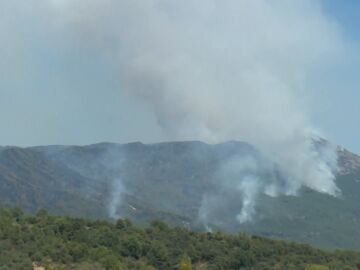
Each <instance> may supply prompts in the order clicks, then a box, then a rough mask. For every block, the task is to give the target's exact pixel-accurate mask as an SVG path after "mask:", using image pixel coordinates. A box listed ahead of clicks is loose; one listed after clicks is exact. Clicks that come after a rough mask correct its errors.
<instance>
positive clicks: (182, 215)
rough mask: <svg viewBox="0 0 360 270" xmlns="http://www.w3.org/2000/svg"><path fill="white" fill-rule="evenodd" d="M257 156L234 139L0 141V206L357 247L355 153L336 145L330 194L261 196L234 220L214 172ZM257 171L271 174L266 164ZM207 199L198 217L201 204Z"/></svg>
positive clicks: (234, 206) (235, 208) (359, 213)
mask: <svg viewBox="0 0 360 270" xmlns="http://www.w3.org/2000/svg"><path fill="white" fill-rule="evenodd" d="M249 156H251V157H253V158H254V159H256V160H259V159H261V156H260V154H259V153H258V152H257V150H256V149H255V148H254V147H253V146H251V145H249V144H247V143H243V142H227V143H222V144H217V145H209V144H205V143H202V142H169V143H159V144H151V145H145V144H142V143H130V144H123V145H120V144H111V143H100V144H95V145H89V146H41V147H30V148H18V147H3V148H0V206H5V207H9V206H10V207H13V206H20V207H22V208H24V209H25V210H26V211H28V212H31V213H34V212H36V211H37V210H38V209H40V208H46V209H48V211H49V212H51V213H55V214H67V215H71V216H80V217H89V218H92V219H96V218H101V219H116V218H119V217H127V218H131V219H133V220H135V221H136V222H138V223H146V222H149V221H150V220H152V219H162V220H164V221H166V222H168V223H170V224H173V225H181V226H185V227H189V228H192V229H194V230H204V229H205V226H208V227H211V228H212V229H213V230H222V231H227V232H231V233H237V232H239V231H243V232H248V233H251V234H255V235H260V236H266V237H273V238H281V239H286V240H296V241H299V242H304V243H311V244H315V245H317V246H321V247H328V248H351V249H360V200H358V198H359V195H360V157H359V156H357V155H355V154H353V153H351V152H349V151H347V150H345V149H342V148H338V156H339V167H340V169H339V172H338V175H337V180H336V182H337V185H338V186H339V187H340V189H341V190H342V195H341V196H339V197H333V196H330V195H326V194H322V193H318V192H316V191H313V190H310V189H306V188H303V189H302V190H301V191H300V193H299V194H298V196H279V197H270V196H267V195H261V196H260V197H259V198H258V202H257V205H256V212H257V214H256V216H255V218H254V220H253V222H248V223H244V224H240V223H239V222H238V221H237V220H236V215H237V214H238V213H239V209H241V207H242V200H241V196H240V195H239V194H238V193H237V192H235V191H234V192H233V193H232V192H227V193H226V194H225V193H222V192H221V190H219V188H218V185H216V183H217V181H223V180H224V179H222V177H223V176H222V175H219V173H218V172H219V169H220V168H221V166H222V165H223V163H224V161H226V160H231V159H232V158H234V157H249ZM259 175H260V177H263V178H269V177H277V175H274V173H273V172H270V171H269V170H268V169H266V168H265V169H263V170H262V171H261V172H259ZM207 194H212V196H213V197H215V198H216V197H217V198H219V199H218V200H216V201H215V203H213V204H212V205H211V215H210V216H209V220H208V222H207V224H205V223H204V221H203V219H202V218H201V217H202V207H203V206H204V198H206V196H207Z"/></svg>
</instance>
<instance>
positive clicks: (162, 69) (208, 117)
mask: <svg viewBox="0 0 360 270" xmlns="http://www.w3.org/2000/svg"><path fill="white" fill-rule="evenodd" d="M54 4H55V5H54V7H55V9H54V10H55V13H56V14H57V23H65V24H67V25H68V26H69V29H70V28H72V29H75V31H74V35H73V38H78V39H80V40H85V41H86V42H85V43H84V44H87V45H88V44H92V45H91V46H94V47H96V48H98V49H99V50H101V51H106V52H109V54H111V55H112V56H113V59H114V61H115V62H116V65H117V67H118V70H119V80H120V81H121V83H122V87H123V89H122V90H123V91H126V92H127V93H129V94H130V95H133V96H135V97H137V98H139V99H140V100H142V101H145V102H146V103H147V104H148V106H149V107H150V108H151V110H152V111H153V113H154V114H155V116H156V118H157V121H158V124H159V125H160V126H161V127H162V129H163V130H164V133H165V134H166V135H167V136H168V139H169V140H194V139H197V140H203V141H206V142H210V143H217V142H223V141H227V140H241V141H247V142H249V143H251V144H253V145H255V146H256V147H257V148H258V149H259V150H260V151H261V153H262V154H263V156H264V157H266V159H268V160H271V161H272V162H273V163H274V164H276V166H277V168H278V169H279V174H281V175H282V177H283V179H285V180H284V181H285V183H284V182H283V181H281V182H276V181H272V182H271V183H268V182H267V181H264V179H261V178H259V177H257V175H256V172H255V173H254V174H253V175H247V176H246V177H242V176H241V175H242V170H241V169H238V175H239V177H238V178H235V179H236V180H234V181H232V185H234V188H236V189H238V190H239V196H241V197H242V198H243V207H242V209H239V216H238V219H239V221H240V222H246V221H248V220H250V219H251V216H252V215H253V212H254V205H255V202H256V198H257V196H258V194H259V193H266V194H268V195H272V196H277V195H280V194H286V195H294V194H296V193H297V192H298V190H299V189H300V188H301V187H302V186H306V187H309V188H311V189H313V190H316V191H319V192H323V193H327V194H330V195H337V194H338V193H339V190H338V188H337V186H336V184H335V176H334V170H335V167H336V154H335V151H333V150H332V149H331V147H329V146H323V148H324V149H321V151H319V149H318V147H316V146H315V145H314V138H315V140H317V139H316V138H317V137H318V135H317V134H318V132H317V131H316V128H314V127H313V125H312V123H311V108H308V107H307V106H306V105H305V104H306V98H303V97H304V96H305V97H307V98H311V91H316V89H313V88H312V81H311V80H308V79H307V78H308V75H309V74H312V75H314V74H316V72H317V70H321V68H322V67H323V66H324V65H329V64H331V61H330V60H329V59H331V58H332V57H333V56H334V55H337V54H338V53H339V51H340V50H341V49H342V40H341V35H340V33H339V31H338V29H337V26H336V25H335V24H334V23H333V22H332V21H330V20H329V19H328V18H327V17H326V16H325V15H324V13H323V11H322V7H321V1H317V0H294V1H287V0H283V1H281V0H268V1H267V0H244V1H238V0H229V1H219V0H198V1H181V0H174V1H168V0H148V1H144V0H86V1H85V0H71V1H70V0H69V1H66V0H63V1H61V0H57V1H54ZM313 77H314V76H313ZM315 77H316V76H315ZM226 167H229V168H230V167H231V168H243V164H242V159H239V161H238V163H236V162H234V161H231V166H230V165H227V164H224V168H226ZM219 185H220V186H221V185H222V184H221V183H220V184H219Z"/></svg>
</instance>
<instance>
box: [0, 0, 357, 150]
mask: <svg viewBox="0 0 360 270" xmlns="http://www.w3.org/2000/svg"><path fill="white" fill-rule="evenodd" d="M129 1H130V0H129ZM8 2H12V4H9V3H8ZM28 2H30V1H28V0H27V1H25V0H12V1H6V0H0V49H1V50H0V108H1V114H0V125H1V127H2V128H1V133H0V145H20V146H28V145H47V144H89V143H96V142H101V141H112V142H120V143H125V142H130V141H143V142H156V141H162V140H166V139H168V137H166V136H165V134H163V130H162V129H161V128H160V126H159V124H158V121H157V119H156V117H155V115H154V113H153V110H151V108H150V107H149V105H148V104H147V103H145V102H142V101H141V100H140V101H139V100H138V99H135V98H134V97H132V96H129V95H128V94H127V93H126V92H125V91H123V89H122V85H121V82H120V80H119V78H118V74H117V73H118V72H119V70H118V67H116V66H115V65H114V62H113V61H112V55H111V54H110V53H108V52H106V51H105V52H102V51H99V50H98V49H97V47H96V45H94V46H91V45H89V46H85V45H84V40H79V38H78V37H76V36H73V34H72V33H69V31H68V29H67V27H66V26H64V25H63V24H62V23H61V22H57V23H53V18H52V16H53V14H52V13H51V12H48V9H47V7H45V6H47V5H46V4H44V7H43V6H42V5H41V4H40V5H34V7H33V6H32V5H31V4H29V3H28ZM39 2H52V1H50V0H49V1H45V0H39ZM53 2H54V3H55V2H56V3H58V4H60V5H61V0H57V1H53ZM85 2H86V1H85ZM93 2H94V1H93ZM277 2H279V1H277ZM280 2H281V1H280ZM285 2H286V1H285ZM320 2H321V3H322V4H321V10H322V13H323V15H324V16H326V17H327V19H328V20H329V21H330V22H332V23H333V24H334V28H336V31H339V32H340V33H341V39H342V41H343V43H344V44H346V46H347V47H349V48H351V53H350V54H344V55H342V57H343V59H341V61H339V60H337V61H333V62H332V63H336V64H334V65H333V66H330V67H326V69H324V72H323V73H317V74H316V75H314V76H317V79H316V80H314V81H315V83H313V85H312V87H315V86H316V87H318V91H317V92H316V93H314V95H312V96H311V99H312V100H311V101H310V104H311V105H310V106H312V107H314V109H313V110H312V115H311V118H312V121H313V122H314V124H315V125H316V127H318V128H319V129H321V130H323V131H324V133H325V134H326V135H327V136H328V137H329V138H330V139H331V140H333V141H335V142H336V143H338V144H341V145H344V146H345V147H347V148H350V149H351V150H353V151H355V152H358V153H360V140H359V139H358V138H359V137H360V125H358V122H359V121H358V116H359V115H360V106H359V101H360V91H359V90H358V85H359V83H360V76H359V75H358V70H360V47H359V42H360V20H359V18H358V14H360V2H359V1H356V0H342V1H339V0H323V1H320ZM14 3H15V4H14ZM42 7H43V9H42ZM314 8H318V7H314ZM54 16H55V15H54ZM49 25H51V26H49ZM113 27H114V28H116V27H117V25H114V26H113ZM219 38H220V37H219ZM85 39H86V37H85ZM110 42H111V41H110ZM85 43H86V41H85ZM89 43H91V41H89ZM334 57H336V56H334ZM324 62H325V61H324ZM324 65H328V63H327V62H326V63H324ZM310 77H311V74H310Z"/></svg>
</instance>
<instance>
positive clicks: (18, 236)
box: [0, 209, 360, 270]
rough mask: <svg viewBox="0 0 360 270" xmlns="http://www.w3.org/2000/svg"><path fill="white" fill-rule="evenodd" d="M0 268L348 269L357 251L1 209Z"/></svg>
mask: <svg viewBox="0 0 360 270" xmlns="http://www.w3.org/2000/svg"><path fill="white" fill-rule="evenodd" d="M0 269H1V270H5V269H11V270H14V269H19V270H21V269H23V270H27V269H29V270H30V269H46V270H48V269H54V270H55V269H57V270H60V269H84V270H85V269H89V270H91V269H96V270H101V269H104V270H105V269H109V270H114V269H116V270H122V269H131V270H136V269H139V270H153V269H159V270H161V269H164V270H165V269H182V270H189V269H193V270H197V269H198V270H200V269H202V270H205V269H207V270H212V269H214V270H215V269H234V270H235V269H243V270H250V269H256V270H265V269H266V270H270V269H287V270H295V269H301V270H304V269H306V270H316V269H318V270H322V269H323V270H326V269H335V270H342V269H343V270H345V269H346V270H351V269H354V270H356V269H360V253H356V252H352V251H334V252H326V251H322V250H319V249H315V248H312V247H310V246H308V245H300V244H295V243H288V242H283V241H276V240H269V239H265V238H261V237H256V236H251V237H250V236H246V235H243V234H239V235H226V234H223V233H220V232H215V233H199V232H192V231H189V230H187V229H184V228H170V227H169V226H168V225H166V224H165V223H163V222H160V221H154V222H152V223H151V224H150V225H149V226H147V227H145V228H140V227H136V226H135V225H133V224H132V223H131V221H129V220H118V221H117V222H116V223H110V222H105V221H90V220H85V219H77V218H68V217H60V216H50V215H48V214H47V212H46V211H44V210H41V211H39V212H38V213H37V214H36V215H34V216H32V215H26V214H24V213H23V212H22V211H21V210H20V209H2V210H0Z"/></svg>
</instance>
